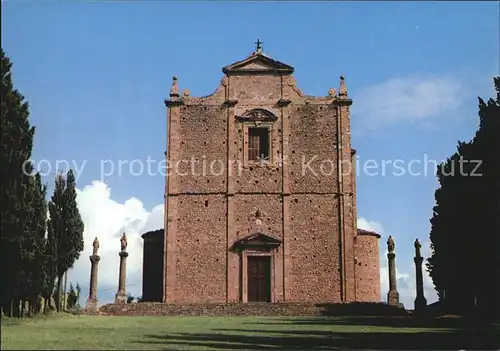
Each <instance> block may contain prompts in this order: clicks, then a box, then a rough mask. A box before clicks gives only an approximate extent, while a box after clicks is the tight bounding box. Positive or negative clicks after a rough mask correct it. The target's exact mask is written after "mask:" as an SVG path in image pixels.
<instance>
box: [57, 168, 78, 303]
mask: <svg viewBox="0 0 500 351" xmlns="http://www.w3.org/2000/svg"><path fill="white" fill-rule="evenodd" d="M49 211H50V221H49V232H50V237H51V239H52V240H53V241H54V243H55V251H56V252H55V257H56V269H55V270H56V272H57V274H56V276H57V310H58V311H60V310H61V307H62V306H61V305H62V282H63V277H64V274H65V273H66V272H67V271H68V270H69V269H70V268H72V267H73V265H74V263H75V261H76V260H77V259H78V258H79V257H80V253H81V252H82V251H83V229H84V226H83V221H82V219H81V216H80V212H79V210H78V207H77V203H76V182H75V176H74V174H73V171H72V170H69V171H68V174H67V178H66V179H65V178H64V175H62V174H59V175H57V177H56V186H55V188H54V194H53V196H52V201H51V202H50V203H49Z"/></svg>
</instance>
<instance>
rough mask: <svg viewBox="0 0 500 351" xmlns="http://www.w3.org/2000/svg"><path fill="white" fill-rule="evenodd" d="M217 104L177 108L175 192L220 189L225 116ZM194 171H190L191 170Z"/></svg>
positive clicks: (223, 178)
mask: <svg viewBox="0 0 500 351" xmlns="http://www.w3.org/2000/svg"><path fill="white" fill-rule="evenodd" d="M223 112H224V110H223V109H221V107H220V106H210V105H209V106H197V105H194V106H193V105H191V106H184V107H181V112H180V116H181V117H180V136H179V137H180V155H179V160H174V163H175V162H176V161H181V162H180V163H179V168H178V172H177V174H178V175H179V176H178V182H179V192H180V193H185V192H196V193H207V192H210V193H215V192H219V193H224V192H225V191H226V187H227V185H226V178H227V175H226V169H227V165H226V163H227V145H226V143H227V119H226V116H224V113H223ZM193 171H194V172H193Z"/></svg>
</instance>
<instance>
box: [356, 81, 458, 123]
mask: <svg viewBox="0 0 500 351" xmlns="http://www.w3.org/2000/svg"><path fill="white" fill-rule="evenodd" d="M464 91H465V90H464V88H463V86H462V84H461V83H460V82H459V81H458V80H457V79H455V78H453V77H448V76H444V77H421V76H416V75H410V76H407V77H402V78H391V79H388V80H386V81H384V82H382V83H380V84H377V85H374V86H371V87H368V88H364V89H362V90H361V91H360V92H359V93H358V94H357V96H355V99H356V104H355V105H353V116H354V117H353V123H358V124H357V127H356V128H360V129H372V130H373V129H375V128H378V127H382V126H387V125H390V124H397V123H401V122H408V123H418V124H419V125H421V126H425V127H435V126H436V124H435V122H436V119H439V118H441V117H443V116H446V113H450V112H453V111H455V110H456V109H457V108H458V107H459V106H460V104H461V101H462V98H463V96H464Z"/></svg>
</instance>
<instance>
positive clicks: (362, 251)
mask: <svg viewBox="0 0 500 351" xmlns="http://www.w3.org/2000/svg"><path fill="white" fill-rule="evenodd" d="M379 238H380V236H379V235H378V234H375V233H370V232H365V231H362V230H360V231H358V235H357V236H356V241H355V251H356V300H357V301H361V302H379V301H380V265H379V243H378V241H379Z"/></svg>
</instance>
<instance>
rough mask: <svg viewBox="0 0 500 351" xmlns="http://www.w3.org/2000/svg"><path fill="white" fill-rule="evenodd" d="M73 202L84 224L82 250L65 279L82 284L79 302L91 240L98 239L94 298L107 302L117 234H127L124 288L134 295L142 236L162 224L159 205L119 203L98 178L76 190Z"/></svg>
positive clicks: (114, 283) (114, 280)
mask: <svg viewBox="0 0 500 351" xmlns="http://www.w3.org/2000/svg"><path fill="white" fill-rule="evenodd" d="M77 203H78V208H79V210H80V214H81V216H82V220H83V222H84V224H85V231H84V234H83V235H84V251H83V252H82V254H81V256H80V258H79V259H78V261H77V262H76V263H75V266H74V268H73V269H72V270H71V271H70V273H69V274H68V281H71V282H73V284H76V283H77V282H78V283H79V284H80V285H81V286H82V296H81V301H80V302H81V303H82V304H85V301H86V299H87V296H88V289H89V287H88V282H89V279H90V276H89V275H90V260H89V256H90V255H91V254H92V242H93V241H94V238H95V237H97V238H98V239H99V246H100V248H99V256H101V260H100V262H99V274H98V298H99V300H100V302H101V303H106V302H111V301H112V299H113V296H114V294H115V293H116V290H117V288H118V270H119V264H120V258H119V256H118V253H119V251H120V237H121V235H122V234H123V232H125V233H126V234H127V239H128V246H127V251H128V253H129V256H128V258H127V290H128V292H130V293H132V295H134V296H140V295H141V291H142V241H143V240H142V238H141V236H140V235H142V234H144V233H145V232H147V231H149V230H154V229H160V228H163V205H161V204H160V205H158V206H155V207H154V208H153V209H152V211H151V212H148V211H147V210H146V209H145V208H144V205H143V204H142V202H141V201H140V200H138V199H136V198H130V199H128V200H127V201H125V202H124V203H123V204H121V203H118V202H116V201H114V200H113V199H111V189H110V188H108V187H107V185H106V184H105V183H103V182H100V181H94V182H93V183H92V185H88V186H86V187H85V188H84V189H83V190H77Z"/></svg>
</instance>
